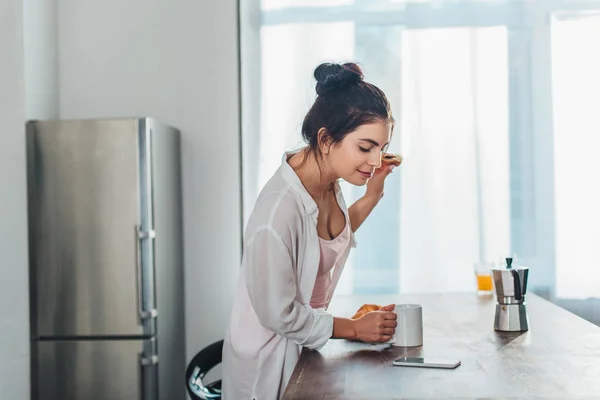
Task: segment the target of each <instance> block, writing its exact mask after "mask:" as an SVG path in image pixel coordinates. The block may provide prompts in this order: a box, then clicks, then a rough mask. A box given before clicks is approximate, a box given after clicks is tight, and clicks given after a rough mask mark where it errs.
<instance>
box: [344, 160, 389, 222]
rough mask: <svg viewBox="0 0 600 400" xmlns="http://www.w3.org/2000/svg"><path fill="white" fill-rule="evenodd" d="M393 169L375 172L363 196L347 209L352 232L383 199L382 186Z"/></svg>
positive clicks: (380, 169) (382, 169)
mask: <svg viewBox="0 0 600 400" xmlns="http://www.w3.org/2000/svg"><path fill="white" fill-rule="evenodd" d="M393 170H394V167H393V166H391V167H383V168H379V169H377V170H375V173H374V174H373V177H372V178H371V179H369V182H367V190H366V192H365V195H364V196H363V197H361V198H360V199H358V200H356V201H355V202H354V204H352V205H351V206H350V208H348V215H349V217H350V226H351V227H352V232H356V230H357V229H358V227H359V226H361V225H362V223H363V222H364V221H365V219H367V217H368V216H369V214H371V211H373V208H375V206H376V205H377V203H379V200H380V199H381V198H382V197H383V184H384V182H385V178H387V176H388V175H389V174H391V173H392V171H393Z"/></svg>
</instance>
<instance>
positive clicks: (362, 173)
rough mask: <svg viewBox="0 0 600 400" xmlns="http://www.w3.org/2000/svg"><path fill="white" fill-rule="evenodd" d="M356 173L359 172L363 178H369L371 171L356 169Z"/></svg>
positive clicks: (371, 174)
mask: <svg viewBox="0 0 600 400" xmlns="http://www.w3.org/2000/svg"><path fill="white" fill-rule="evenodd" d="M358 173H359V174H361V175H362V176H363V178H365V179H369V178H371V177H372V176H373V172H364V171H361V170H358Z"/></svg>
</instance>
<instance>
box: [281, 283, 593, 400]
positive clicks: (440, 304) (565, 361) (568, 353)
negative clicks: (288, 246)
mask: <svg viewBox="0 0 600 400" xmlns="http://www.w3.org/2000/svg"><path fill="white" fill-rule="evenodd" d="M526 300H527V310H528V314H529V331H528V332H522V333H521V332H510V333H503V332H496V331H494V329H493V324H494V312H495V304H496V301H495V299H494V297H493V296H491V295H490V296H488V297H479V296H477V294H475V293H473V294H471V293H467V294H462V293H461V294H424V295H399V296H337V297H335V298H334V299H333V301H332V304H331V307H330V309H329V310H330V311H331V312H332V313H333V315H336V316H348V317H349V316H351V315H352V314H353V313H354V312H355V311H356V310H357V309H358V308H359V307H360V306H361V305H362V304H364V303H378V304H382V305H385V304H393V303H417V304H422V305H423V336H424V339H423V346H420V347H415V348H401V347H394V346H392V345H390V344H368V343H361V342H352V341H347V340H338V339H332V340H330V341H329V342H328V344H327V345H326V346H325V347H324V348H322V349H321V350H320V351H309V350H307V349H304V350H303V352H302V355H301V357H300V360H299V361H298V364H297V365H296V368H295V370H294V373H293V375H292V378H291V380H290V383H289V385H288V387H287V389H286V392H285V395H284V399H286V400H292V399H293V400H297V399H311V400H312V399H315V400H316V399H328V400H333V399H353V400H355V399H373V400H374V399H409V398H410V399H453V398H454V399H457V398H460V399H600V328H599V327H597V326H596V325H593V324H591V323H589V322H587V321H585V320H584V319H582V318H580V317H578V316H576V315H574V314H572V313H570V312H568V311H566V310H564V309H562V308H560V307H558V306H556V305H554V304H552V303H550V302H548V301H546V300H544V299H542V298H540V297H538V296H536V295H533V294H527V299H526ZM400 356H417V357H442V358H451V359H458V360H461V362H462V365H461V366H459V367H458V368H456V369H453V370H444V369H431V368H410V367H394V366H392V361H393V360H395V359H396V358H398V357H400Z"/></svg>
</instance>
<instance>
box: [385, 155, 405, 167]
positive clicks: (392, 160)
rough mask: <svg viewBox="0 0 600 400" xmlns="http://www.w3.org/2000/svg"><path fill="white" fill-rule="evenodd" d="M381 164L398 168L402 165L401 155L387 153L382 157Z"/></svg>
mask: <svg viewBox="0 0 600 400" xmlns="http://www.w3.org/2000/svg"><path fill="white" fill-rule="evenodd" d="M381 163H382V164H384V165H395V166H396V167H397V166H399V165H400V164H402V156H401V155H400V154H391V153H385V154H383V155H382V156H381Z"/></svg>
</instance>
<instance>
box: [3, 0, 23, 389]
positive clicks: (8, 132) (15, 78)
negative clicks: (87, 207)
mask: <svg viewBox="0 0 600 400" xmlns="http://www.w3.org/2000/svg"><path fill="white" fill-rule="evenodd" d="M22 10H23V2H22V0H3V1H0V57H1V61H0V143H1V144H0V188H2V189H1V191H0V399H19V400H27V399H29V316H28V315H29V314H28V308H29V302H28V283H27V282H28V279H27V227H26V226H27V219H26V218H27V217H26V191H25V190H26V189H25V179H26V177H25V135H24V130H25V129H24V125H23V122H24V120H25V100H24V84H23V81H24V72H23V45H22V41H23V38H22V31H23V29H22V21H23V19H22V16H23V14H22Z"/></svg>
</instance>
